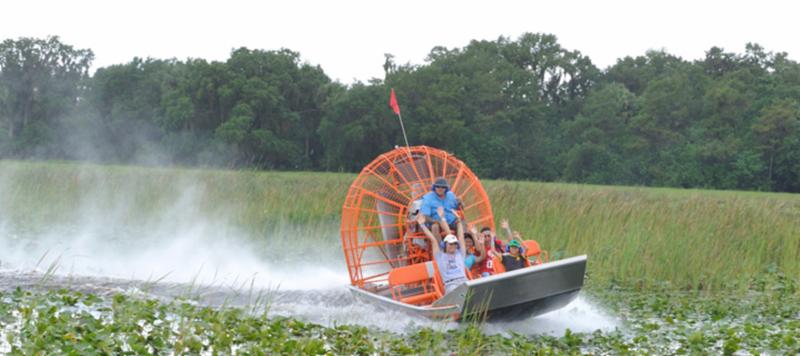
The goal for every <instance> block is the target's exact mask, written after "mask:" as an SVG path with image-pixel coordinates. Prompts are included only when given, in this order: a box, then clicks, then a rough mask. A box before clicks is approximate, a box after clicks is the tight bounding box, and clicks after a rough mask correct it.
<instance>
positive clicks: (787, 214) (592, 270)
mask: <svg viewBox="0 0 800 356" xmlns="http://www.w3.org/2000/svg"><path fill="white" fill-rule="evenodd" d="M354 177H355V175H352V174H336V173H308V172H256V171H222V170H199V169H180V168H141V167H128V166H97V165H79V164H72V163H41V162H15V161H0V194H2V195H3V199H2V202H0V213H2V214H3V219H4V220H5V221H12V222H14V223H15V224H18V225H20V226H22V228H23V229H27V230H31V231H38V230H42V229H45V228H46V227H47V226H50V225H52V224H57V223H69V222H73V223H74V222H79V223H80V222H82V221H86V220H87V216H88V217H90V218H91V219H99V220H101V221H102V220H109V221H114V222H115V223H122V224H130V225H131V226H152V225H161V226H165V225H169V224H171V223H181V222H183V223H186V224H191V223H192V220H193V219H195V220H196V219H208V220H212V219H217V220H221V221H224V222H225V223H226V224H230V226H233V227H235V228H236V229H238V230H241V231H244V232H245V234H246V235H247V236H249V238H250V239H251V240H253V241H254V242H256V243H257V244H259V243H260V244H261V245H257V246H260V247H262V248H264V249H274V250H279V251H289V250H291V249H297V248H298V246H299V247H300V248H301V249H303V251H306V252H307V253H308V254H311V255H313V254H315V253H319V254H324V255H326V256H332V255H334V254H336V250H337V248H338V246H339V236H338V224H339V219H340V210H341V205H342V201H343V199H344V196H345V194H346V191H347V189H348V187H349V185H350V183H351V182H352V180H353V179H354ZM484 186H485V188H486V190H487V193H488V195H489V198H490V199H491V201H492V205H493V208H494V213H495V216H496V217H497V218H498V219H499V218H502V217H506V218H508V219H509V220H510V221H511V224H512V228H514V229H515V230H519V231H520V232H521V233H522V235H523V236H524V237H525V238H533V239H536V240H538V241H539V242H540V244H541V245H542V246H543V248H544V249H546V250H549V252H550V255H551V256H552V257H555V258H563V257H568V256H574V255H579V254H587V255H589V265H588V281H589V284H590V287H592V286H595V287H600V288H604V287H607V286H613V285H625V286H633V287H639V288H652V287H654V286H662V285H668V286H670V287H671V288H673V289H691V290H695V289H700V290H720V289H738V290H744V289H746V288H747V287H748V286H747V284H748V282H747V281H750V280H752V279H753V277H755V276H757V275H758V274H759V273H761V272H762V271H763V270H764V269H765V268H767V267H768V266H775V267H776V268H778V269H780V270H781V271H784V273H786V274H787V275H789V276H800V263H798V261H797V256H798V255H800V196H798V195H794V194H776V193H758V192H734V191H706V190H680V189H666V188H638V187H607V186H590V185H574V184H556V183H533V182H510V181H484ZM176 217H177V218H176ZM173 220H177V221H173ZM181 220H185V221H181ZM265 236H271V238H270V239H269V241H267V239H265V238H264V237H265Z"/></svg>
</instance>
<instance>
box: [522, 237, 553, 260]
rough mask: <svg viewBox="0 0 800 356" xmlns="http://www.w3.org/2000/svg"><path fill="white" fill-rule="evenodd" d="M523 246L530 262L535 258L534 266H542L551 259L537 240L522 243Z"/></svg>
mask: <svg viewBox="0 0 800 356" xmlns="http://www.w3.org/2000/svg"><path fill="white" fill-rule="evenodd" d="M522 246H523V247H524V248H525V257H527V258H528V260H530V259H532V258H533V261H531V262H532V263H531V264H532V265H540V264H542V263H543V262H547V261H548V260H549V259H550V256H549V255H548V254H547V251H545V250H542V249H541V247H539V243H538V242H536V240H525V241H522Z"/></svg>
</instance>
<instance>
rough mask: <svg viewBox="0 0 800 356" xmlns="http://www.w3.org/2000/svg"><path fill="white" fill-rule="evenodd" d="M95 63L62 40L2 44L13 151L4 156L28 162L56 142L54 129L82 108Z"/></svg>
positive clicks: (3, 108)
mask: <svg viewBox="0 0 800 356" xmlns="http://www.w3.org/2000/svg"><path fill="white" fill-rule="evenodd" d="M92 59H94V55H93V54H92V51H91V50H88V49H75V48H73V47H72V46H69V45H66V44H64V43H61V41H60V40H59V38H58V37H48V38H46V39H35V38H20V39H18V40H5V41H3V42H2V43H0V122H3V124H4V126H5V127H4V128H5V129H6V132H7V138H8V140H6V142H8V144H9V145H10V147H9V146H7V147H5V148H2V147H0V148H2V150H0V156H2V155H19V156H27V155H31V154H33V153H34V152H35V150H36V148H37V147H41V146H42V145H46V144H47V143H48V142H50V141H52V140H53V137H52V135H54V133H51V132H50V131H51V130H52V128H53V126H54V123H55V121H56V120H58V119H59V118H63V117H64V116H66V115H68V114H69V113H70V112H71V111H72V110H73V109H74V108H75V107H76V105H77V103H78V102H77V98H78V97H79V95H80V94H81V90H82V87H81V83H82V81H83V80H84V79H85V78H86V77H87V75H88V73H87V71H88V69H89V66H90V64H91V62H92Z"/></svg>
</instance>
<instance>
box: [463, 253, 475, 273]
mask: <svg viewBox="0 0 800 356" xmlns="http://www.w3.org/2000/svg"><path fill="white" fill-rule="evenodd" d="M474 264H475V255H473V254H471V253H470V254H469V255H467V258H465V259H464V267H467V269H472V265H474Z"/></svg>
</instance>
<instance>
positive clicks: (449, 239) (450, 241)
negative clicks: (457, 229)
mask: <svg viewBox="0 0 800 356" xmlns="http://www.w3.org/2000/svg"><path fill="white" fill-rule="evenodd" d="M457 242H458V238H457V237H456V235H453V234H450V235H447V236H445V237H444V243H446V244H454V243H457Z"/></svg>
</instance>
